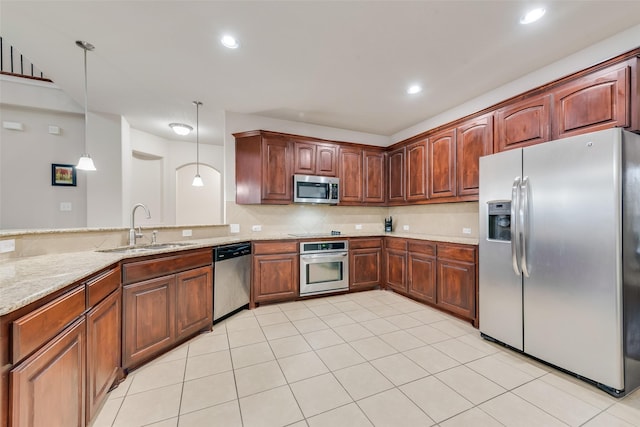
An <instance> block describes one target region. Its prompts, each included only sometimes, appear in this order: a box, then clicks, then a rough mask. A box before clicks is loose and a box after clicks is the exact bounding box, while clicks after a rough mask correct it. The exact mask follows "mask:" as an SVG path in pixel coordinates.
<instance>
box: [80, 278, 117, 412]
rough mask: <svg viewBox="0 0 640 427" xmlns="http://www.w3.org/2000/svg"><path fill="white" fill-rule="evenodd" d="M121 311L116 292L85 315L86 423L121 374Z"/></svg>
mask: <svg viewBox="0 0 640 427" xmlns="http://www.w3.org/2000/svg"><path fill="white" fill-rule="evenodd" d="M118 281H119V279H118ZM121 307H122V290H121V289H118V290H117V291H116V292H113V293H112V294H111V295H110V296H108V297H107V298H105V299H104V300H103V301H102V302H101V303H99V304H98V305H96V306H95V307H94V308H93V309H91V311H89V313H87V421H89V420H92V419H93V418H94V417H95V416H96V415H97V411H98V410H99V409H100V407H101V406H102V403H103V402H104V399H106V397H107V392H108V391H109V389H110V388H111V386H112V385H113V384H114V382H115V381H116V379H117V377H118V375H119V372H120V356H121V351H120V338H121V319H122V308H121Z"/></svg>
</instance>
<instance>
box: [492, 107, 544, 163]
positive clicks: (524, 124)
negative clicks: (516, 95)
mask: <svg viewBox="0 0 640 427" xmlns="http://www.w3.org/2000/svg"><path fill="white" fill-rule="evenodd" d="M550 139H551V95H541V96H536V97H534V98H528V99H524V100H522V101H520V102H516V103H515V104H511V105H507V106H506V107H503V108H500V109H499V110H498V111H496V114H495V137H494V145H493V149H494V151H495V152H496V153H498V152H500V151H505V150H509V149H512V148H522V147H526V146H528V145H534V144H540V143H542V142H546V141H549V140H550Z"/></svg>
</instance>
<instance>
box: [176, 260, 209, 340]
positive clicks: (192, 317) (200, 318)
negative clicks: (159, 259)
mask: <svg viewBox="0 0 640 427" xmlns="http://www.w3.org/2000/svg"><path fill="white" fill-rule="evenodd" d="M212 324H213V274H212V268H211V267H201V268H196V269H194V270H189V271H185V272H184V273H179V274H177V275H176V337H177V339H180V338H183V337H187V336H189V335H192V334H194V333H196V332H198V331H199V330H201V329H205V328H207V327H209V328H210V327H211V325H212Z"/></svg>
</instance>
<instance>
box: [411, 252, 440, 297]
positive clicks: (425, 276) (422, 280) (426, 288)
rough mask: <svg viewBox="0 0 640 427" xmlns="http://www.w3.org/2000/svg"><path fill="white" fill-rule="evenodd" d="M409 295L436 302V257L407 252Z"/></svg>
mask: <svg viewBox="0 0 640 427" xmlns="http://www.w3.org/2000/svg"><path fill="white" fill-rule="evenodd" d="M407 264H408V277H409V279H408V283H407V286H408V288H409V295H411V296H413V297H416V298H418V299H421V300H424V301H427V302H430V303H433V304H435V303H436V257H435V256H429V255H424V254H420V253H415V252H409V254H408V260H407Z"/></svg>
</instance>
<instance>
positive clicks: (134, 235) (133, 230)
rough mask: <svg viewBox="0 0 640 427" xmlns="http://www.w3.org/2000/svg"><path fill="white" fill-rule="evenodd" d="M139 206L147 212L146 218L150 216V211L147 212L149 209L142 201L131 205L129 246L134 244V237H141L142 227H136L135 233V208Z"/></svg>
mask: <svg viewBox="0 0 640 427" xmlns="http://www.w3.org/2000/svg"><path fill="white" fill-rule="evenodd" d="M140 207H141V208H143V209H144V210H145V212H146V213H147V219H149V218H151V213H149V209H147V207H146V206H145V205H143V204H142V203H137V204H135V205H133V208H132V209H131V228H130V229H129V246H135V245H136V239H137V238H138V237H142V227H138V232H137V233H136V209H138V208H140Z"/></svg>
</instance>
